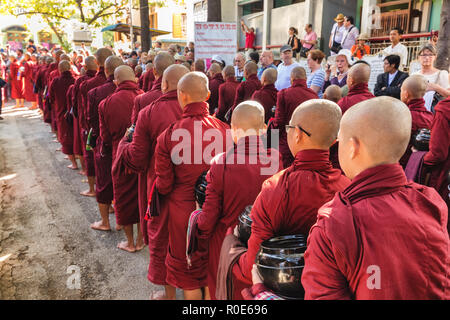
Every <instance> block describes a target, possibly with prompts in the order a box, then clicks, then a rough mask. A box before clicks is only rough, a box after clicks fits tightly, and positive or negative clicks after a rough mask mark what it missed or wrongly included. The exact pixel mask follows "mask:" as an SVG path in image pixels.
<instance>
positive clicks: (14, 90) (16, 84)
mask: <svg viewBox="0 0 450 320" xmlns="http://www.w3.org/2000/svg"><path fill="white" fill-rule="evenodd" d="M20 67H21V65H20V63H19V62H18V61H15V62H11V63H10V65H9V80H10V84H11V99H23V98H24V96H23V81H22V76H20V77H19V79H17V75H18V73H19V69H20Z"/></svg>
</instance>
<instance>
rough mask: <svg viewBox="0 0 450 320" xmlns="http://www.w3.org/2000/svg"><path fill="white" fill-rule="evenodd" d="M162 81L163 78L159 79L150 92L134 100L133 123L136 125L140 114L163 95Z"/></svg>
mask: <svg viewBox="0 0 450 320" xmlns="http://www.w3.org/2000/svg"><path fill="white" fill-rule="evenodd" d="M161 81H162V77H159V78H158V79H156V80H155V81H154V82H153V86H152V88H151V90H150V91H148V92H145V93H142V94H140V95H139V96H137V97H136V99H135V100H134V105H133V111H132V113H131V123H136V121H137V118H138V115H139V112H140V111H141V110H142V109H144V108H145V107H146V106H148V105H149V104H151V103H152V102H154V101H156V99H158V98H159V97H160V96H161V95H162V91H161Z"/></svg>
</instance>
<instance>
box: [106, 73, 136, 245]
mask: <svg viewBox="0 0 450 320" xmlns="http://www.w3.org/2000/svg"><path fill="white" fill-rule="evenodd" d="M114 81H115V83H116V84H117V89H116V91H115V92H114V93H113V94H112V95H111V96H109V97H108V98H106V99H104V100H103V101H102V102H101V103H100V106H99V109H98V113H99V119H100V137H101V139H102V146H101V148H102V149H101V150H106V149H109V150H111V151H109V152H112V163H113V165H112V170H111V174H112V182H113V192H114V201H115V202H114V210H115V214H116V224H117V225H120V226H123V229H124V231H125V235H126V237H127V240H126V241H123V242H120V243H119V244H118V245H117V247H118V248H119V249H122V250H125V251H128V252H135V251H139V250H141V249H142V248H143V247H144V242H143V239H142V232H141V228H138V234H137V239H136V244H135V242H134V235H133V225H134V224H136V223H139V205H138V192H137V185H138V180H137V175H136V174H134V173H132V174H129V173H128V170H126V169H125V168H123V166H122V165H120V164H121V161H120V158H121V156H122V155H121V154H120V153H118V152H117V147H118V145H119V142H120V140H121V139H122V137H123V136H124V134H125V132H126V131H127V128H128V127H130V126H131V111H132V109H133V101H134V98H135V97H136V96H137V95H138V94H141V93H143V92H142V90H140V89H139V88H138V85H137V83H136V78H135V74H134V71H133V69H132V68H131V67H129V66H126V65H121V66H119V67H117V68H116V69H115V71H114ZM101 152H102V151H101ZM102 153H103V152H102Z"/></svg>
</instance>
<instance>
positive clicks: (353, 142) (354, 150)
mask: <svg viewBox="0 0 450 320" xmlns="http://www.w3.org/2000/svg"><path fill="white" fill-rule="evenodd" d="M349 146H350V150H349V156H350V159H355V158H356V157H357V156H358V155H359V153H360V152H361V150H360V149H361V144H360V142H359V140H358V139H357V138H355V137H352V138H350V139H349Z"/></svg>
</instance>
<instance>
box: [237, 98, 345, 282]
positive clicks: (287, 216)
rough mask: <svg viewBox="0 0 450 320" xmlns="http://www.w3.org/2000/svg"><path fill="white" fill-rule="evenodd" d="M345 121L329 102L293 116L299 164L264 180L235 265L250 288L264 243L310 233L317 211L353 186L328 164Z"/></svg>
mask: <svg viewBox="0 0 450 320" xmlns="http://www.w3.org/2000/svg"><path fill="white" fill-rule="evenodd" d="M340 118H341V111H340V109H339V107H338V105H336V104H335V103H333V102H331V101H327V100H319V99H313V100H310V101H307V102H304V103H302V104H301V105H300V106H298V107H297V108H296V109H295V111H294V112H293V114H292V118H291V121H290V123H289V125H287V126H286V130H287V131H288V135H287V141H288V144H289V148H290V150H291V152H292V154H295V160H294V163H293V164H292V165H291V166H290V167H288V168H287V169H285V170H283V171H281V172H279V173H278V174H276V175H274V176H273V177H271V178H269V179H267V180H266V181H265V182H264V184H263V186H262V190H261V193H260V194H259V195H258V197H257V198H256V200H255V203H254V204H253V207H252V211H251V213H250V214H251V217H252V220H253V222H252V231H251V236H250V239H249V240H248V251H247V252H246V253H244V254H243V255H241V257H240V258H239V262H238V263H236V264H235V265H234V267H233V279H234V280H235V281H236V282H237V283H241V284H246V285H247V286H250V285H251V279H252V277H251V269H252V266H253V264H254V262H255V257H256V254H257V252H258V250H259V247H260V244H261V243H262V242H263V241H265V240H268V239H270V238H272V237H274V236H277V235H278V236H281V235H290V234H299V233H300V234H304V235H307V234H308V232H309V229H310V228H311V227H312V226H313V224H314V223H315V222H316V217H317V210H318V209H319V208H320V207H321V206H322V205H323V204H325V203H326V202H328V201H330V200H331V199H332V198H333V196H334V194H335V193H336V192H337V191H342V190H344V189H345V188H346V187H347V186H348V184H349V180H348V179H347V178H346V177H345V176H343V175H342V173H341V171H340V170H337V169H334V168H333V167H332V166H331V162H330V161H329V148H330V146H331V144H332V143H333V142H334V141H335V140H336V136H337V133H338V129H339V121H340ZM238 287H239V286H238Z"/></svg>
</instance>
